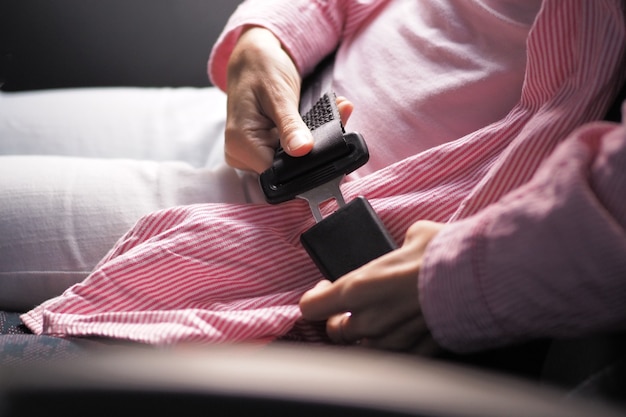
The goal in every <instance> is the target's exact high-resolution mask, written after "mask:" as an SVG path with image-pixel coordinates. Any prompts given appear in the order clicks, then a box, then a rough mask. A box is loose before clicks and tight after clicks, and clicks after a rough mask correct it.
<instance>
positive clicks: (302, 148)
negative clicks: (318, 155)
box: [276, 109, 313, 156]
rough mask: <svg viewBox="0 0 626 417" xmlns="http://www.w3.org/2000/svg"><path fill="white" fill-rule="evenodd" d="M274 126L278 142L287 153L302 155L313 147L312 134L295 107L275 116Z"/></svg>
mask: <svg viewBox="0 0 626 417" xmlns="http://www.w3.org/2000/svg"><path fill="white" fill-rule="evenodd" d="M277 119H278V120H277V121H276V127H277V129H278V136H279V138H280V144H281V146H282V147H283V149H284V150H285V151H286V152H287V154H289V155H291V156H303V155H306V154H307V153H309V152H310V151H311V149H313V135H312V134H311V131H310V130H309V128H308V127H307V125H306V124H305V123H304V121H303V120H302V117H301V116H300V113H298V111H297V109H296V110H294V111H292V112H289V113H288V114H282V115H279V117H277Z"/></svg>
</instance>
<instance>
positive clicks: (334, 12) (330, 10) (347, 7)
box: [208, 0, 388, 90]
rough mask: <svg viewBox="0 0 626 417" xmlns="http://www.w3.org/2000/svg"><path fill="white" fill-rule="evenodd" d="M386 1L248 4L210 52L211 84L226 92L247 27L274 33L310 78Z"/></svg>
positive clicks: (251, 0) (283, 0)
mask: <svg viewBox="0 0 626 417" xmlns="http://www.w3.org/2000/svg"><path fill="white" fill-rule="evenodd" d="M387 1H388V0H371V1H366V2H363V1H356V0H349V1H320V0H314V1H311V0H256V1H255V0H248V1H246V2H244V3H243V4H242V5H240V6H239V7H238V8H237V10H236V11H235V13H233V15H232V16H231V18H230V19H229V21H228V23H227V24H226V27H225V28H224V30H223V31H222V33H221V35H220V37H219V38H218V40H217V42H216V44H215V45H214V47H213V49H212V51H211V55H210V58H209V64H208V72H209V77H210V79H211V82H212V83H213V84H214V85H216V86H217V87H219V88H221V89H222V90H224V89H225V88H226V64H227V62H228V59H229V57H230V54H231V52H232V50H233V48H234V46H235V43H236V42H237V39H238V38H239V34H240V33H241V29H242V28H243V27H244V26H246V25H256V26H263V27H265V28H267V29H269V30H271V31H272V32H273V33H274V35H276V36H277V37H278V38H279V39H280V41H281V43H282V45H283V48H285V50H286V51H287V52H288V53H289V54H290V56H291V57H292V59H293V60H294V61H295V64H296V66H297V67H298V68H299V70H300V73H301V74H307V73H309V72H310V71H311V70H312V69H313V68H314V67H315V65H317V63H318V62H319V61H320V60H321V59H323V58H324V57H325V56H326V55H328V54H329V53H330V52H332V51H333V50H334V49H335V48H336V47H337V45H338V44H339V41H340V40H341V39H342V38H344V37H345V36H346V34H349V33H352V32H354V31H356V30H357V28H358V27H359V25H360V24H361V23H362V22H363V21H364V20H365V19H366V18H367V17H368V16H369V15H370V14H371V13H372V12H374V11H376V10H378V9H379V8H380V7H379V6H380V4H381V3H386V2H387Z"/></svg>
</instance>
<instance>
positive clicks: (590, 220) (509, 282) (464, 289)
mask: <svg viewBox="0 0 626 417" xmlns="http://www.w3.org/2000/svg"><path fill="white" fill-rule="evenodd" d="M624 167H626V134H625V130H624V128H623V127H621V128H614V127H609V126H608V125H607V124H601V125H600V124H596V125H592V126H588V127H586V128H584V129H582V130H579V131H578V132H577V133H576V134H575V135H574V136H573V137H570V138H569V139H568V140H567V141H566V143H564V144H563V145H562V146H561V147H560V148H559V149H558V150H557V151H556V152H555V154H554V155H553V156H552V157H551V158H549V159H548V160H547V161H546V163H545V164H544V165H543V166H542V168H541V169H540V170H539V171H538V172H537V175H536V176H535V177H534V178H533V180H532V181H531V182H529V183H528V184H527V185H525V186H523V187H521V188H520V189H518V190H516V191H515V192H513V193H511V194H510V195H508V196H506V197H505V198H504V199H502V200H501V201H500V202H498V203H496V204H494V205H492V206H490V207H488V208H486V209H485V210H483V211H482V212H480V213H478V214H477V215H475V216H473V217H471V218H468V219H465V220H461V221H459V222H456V223H452V224H450V225H448V226H447V227H446V228H444V230H443V231H442V232H441V233H440V234H439V235H438V236H437V237H436V238H435V239H434V240H433V241H432V242H431V244H430V245H429V247H428V250H427V253H426V260H425V265H424V268H423V270H422V273H421V276H420V279H419V286H420V299H421V304H422V307H423V310H424V314H425V317H426V321H427V323H428V325H429V328H430V329H431V331H432V332H433V334H434V336H435V338H436V339H437V340H438V342H439V343H440V344H442V345H443V346H445V347H447V348H449V349H451V350H455V351H475V350H481V349H486V348H491V347H496V346H499V345H505V344H510V343H515V342H518V341H524V340H530V339H533V338H540V337H571V336H580V335H586V334H590V333H592V332H597V331H612V330H620V329H621V328H623V326H624V325H623V323H626V304H624V299H625V297H626V281H625V280H624V279H623V277H624V276H626V232H625V229H626V193H624V190H625V189H626V179H625V177H626V174H624Z"/></svg>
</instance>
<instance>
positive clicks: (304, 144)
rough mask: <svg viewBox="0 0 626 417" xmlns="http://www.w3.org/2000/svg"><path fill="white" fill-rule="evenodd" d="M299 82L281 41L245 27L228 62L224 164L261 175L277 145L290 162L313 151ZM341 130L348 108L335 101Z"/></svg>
mask: <svg viewBox="0 0 626 417" xmlns="http://www.w3.org/2000/svg"><path fill="white" fill-rule="evenodd" d="M301 83H302V80H301V77H300V74H299V72H298V69H297V68H296V65H295V64H294V62H293V60H292V59H291V57H290V56H289V55H288V54H287V52H286V51H285V50H284V49H283V48H282V46H281V44H280V41H279V40H278V39H277V38H276V37H275V36H274V35H273V34H272V32H270V31H269V30H267V29H264V28H261V27H250V28H247V29H245V30H244V32H243V33H242V34H241V36H240V37H239V40H238V41H237V45H236V46H235V48H234V49H233V52H232V54H231V57H230V59H229V61H228V81H227V87H226V88H227V91H226V92H227V95H228V101H227V116H226V134H225V136H226V137H225V140H226V142H225V146H224V147H225V154H226V155H225V156H226V162H227V163H228V164H229V165H231V166H233V167H234V168H238V169H242V170H247V171H255V172H257V173H261V172H263V171H265V170H266V169H267V168H269V167H270V166H271V165H272V161H273V159H274V152H275V150H276V148H277V147H278V145H279V144H280V145H281V146H282V147H283V149H285V151H286V152H287V153H288V154H289V155H291V156H303V155H306V154H307V153H309V152H310V151H311V149H312V148H313V136H312V135H311V132H310V131H309V129H308V128H307V126H306V124H305V123H304V122H303V121H302V117H301V115H300V112H299V101H300V88H301ZM337 105H338V108H339V113H340V114H341V118H342V121H343V123H344V124H345V123H346V122H347V120H348V117H350V114H351V112H352V108H353V106H352V103H350V102H349V101H348V100H346V99H345V98H342V97H339V98H337Z"/></svg>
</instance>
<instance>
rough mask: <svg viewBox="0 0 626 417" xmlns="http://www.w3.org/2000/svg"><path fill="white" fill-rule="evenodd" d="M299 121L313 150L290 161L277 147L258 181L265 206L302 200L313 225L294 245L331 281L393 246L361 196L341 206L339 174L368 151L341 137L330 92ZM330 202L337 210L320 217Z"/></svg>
mask: <svg viewBox="0 0 626 417" xmlns="http://www.w3.org/2000/svg"><path fill="white" fill-rule="evenodd" d="M302 118H303V120H304V121H305V123H306V124H307V126H308V127H309V129H310V130H311V133H312V134H313V138H314V140H315V144H314V147H313V150H312V151H311V152H310V153H309V154H307V155H305V156H302V157H298V158H294V157H291V156H289V155H287V153H286V152H284V151H283V150H282V149H278V150H277V151H276V154H275V156H274V162H273V165H272V167H270V168H269V169H268V170H266V171H265V172H263V173H262V174H261V176H260V178H259V182H260V184H261V188H262V190H263V193H264V194H265V198H266V200H267V201H268V202H269V203H272V204H278V203H281V202H284V201H288V200H291V199H294V198H301V199H304V200H306V201H307V202H308V204H309V207H310V209H311V212H312V214H313V217H314V218H315V221H316V224H315V225H314V226H312V227H311V228H310V229H308V230H307V231H305V232H304V233H303V234H302V235H301V236H300V241H301V243H302V246H303V247H304V248H305V250H306V251H307V253H308V254H309V256H310V257H311V259H312V260H313V261H314V262H315V264H316V265H317V267H318V268H319V270H320V272H322V274H323V275H324V277H325V278H327V279H329V280H331V281H334V280H336V279H338V278H339V277H341V276H343V275H345V274H346V273H348V272H350V271H352V270H353V269H356V268H358V267H360V266H362V265H364V264H365V263H367V262H369V261H371V260H373V259H375V258H377V257H379V256H381V255H383V254H384V253H387V252H389V251H391V250H393V249H395V248H396V244H395V242H394V240H393V238H392V237H391V236H390V234H389V232H388V231H387V229H386V228H385V226H384V224H383V223H382V221H381V220H380V218H379V217H378V215H377V214H376V212H375V211H374V209H373V208H372V207H371V205H370V204H369V202H368V201H367V199H366V198H365V197H363V196H359V197H357V198H355V199H353V200H352V201H351V202H349V203H346V201H345V199H344V197H343V194H342V193H341V189H340V184H341V182H342V180H343V179H344V178H345V175H347V174H349V173H350V172H352V171H354V170H355V169H357V168H359V167H360V166H362V165H364V164H365V163H366V162H367V160H368V159H369V153H368V150H367V146H366V144H365V141H364V140H363V137H362V136H361V135H360V134H358V133H355V132H350V133H345V131H344V128H343V125H342V124H341V120H340V117H339V111H338V109H337V104H336V99H335V95H334V93H332V92H326V93H324V94H323V95H322V97H321V98H320V99H319V100H318V101H317V102H316V103H315V104H314V105H313V107H312V108H311V109H310V110H309V111H308V112H307V113H305V114H304V115H303V116H302ZM331 199H334V200H335V201H336V203H337V205H338V207H339V208H338V210H336V211H335V212H333V213H332V214H329V215H328V216H326V217H324V216H323V215H322V212H321V210H320V205H321V204H322V203H324V202H325V201H328V200H331Z"/></svg>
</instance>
